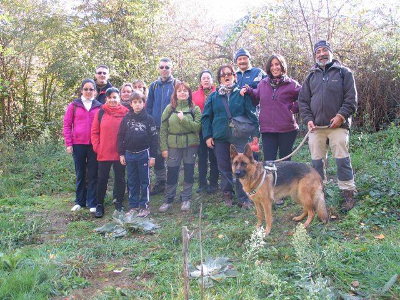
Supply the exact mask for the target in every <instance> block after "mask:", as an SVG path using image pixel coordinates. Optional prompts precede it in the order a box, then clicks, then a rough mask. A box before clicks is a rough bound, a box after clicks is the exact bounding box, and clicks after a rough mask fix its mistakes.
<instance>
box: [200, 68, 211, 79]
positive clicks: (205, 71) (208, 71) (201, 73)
mask: <svg viewBox="0 0 400 300" xmlns="http://www.w3.org/2000/svg"><path fill="white" fill-rule="evenodd" d="M204 73H208V74H210V76H211V78H213V75H212V73H211V71H210V70H203V71H201V72H200V74H199V81H201V76H203V74H204Z"/></svg>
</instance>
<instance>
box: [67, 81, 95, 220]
mask: <svg viewBox="0 0 400 300" xmlns="http://www.w3.org/2000/svg"><path fill="white" fill-rule="evenodd" d="M80 92H81V96H80V98H77V99H75V100H74V101H73V102H72V103H70V104H69V105H68V107H67V111H66V112H65V116H64V128H63V134H64V140H65V146H66V147H67V148H66V150H67V153H69V154H72V155H73V158H74V163H75V173H76V198H75V205H74V206H73V207H72V209H71V211H77V210H79V209H81V208H82V207H86V206H87V207H89V208H90V212H91V213H95V212H96V205H97V201H96V189H97V158H96V153H95V152H94V151H93V146H92V143H91V140H90V133H91V127H92V122H93V119H94V116H95V114H96V112H97V111H98V110H99V109H100V106H101V103H100V102H98V101H97V100H95V96H96V84H95V82H94V81H93V80H92V79H85V80H83V81H82V84H81V88H80Z"/></svg>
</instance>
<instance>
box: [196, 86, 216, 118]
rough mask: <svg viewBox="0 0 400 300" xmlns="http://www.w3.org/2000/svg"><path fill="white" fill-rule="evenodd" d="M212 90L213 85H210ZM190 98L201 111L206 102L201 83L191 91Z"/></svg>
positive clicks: (213, 88) (212, 90)
mask: <svg viewBox="0 0 400 300" xmlns="http://www.w3.org/2000/svg"><path fill="white" fill-rule="evenodd" d="M214 91H215V86H212V87H211V93H212V92H214ZM211 93H210V94H211ZM192 100H193V103H194V104H195V105H197V106H198V107H200V110H201V112H203V110H204V104H205V103H206V95H205V94H204V89H203V87H202V86H201V85H200V86H199V88H198V90H197V91H194V92H193V93H192Z"/></svg>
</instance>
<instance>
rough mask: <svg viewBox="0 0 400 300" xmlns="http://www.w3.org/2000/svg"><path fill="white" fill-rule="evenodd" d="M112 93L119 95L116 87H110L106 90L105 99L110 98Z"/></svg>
mask: <svg viewBox="0 0 400 300" xmlns="http://www.w3.org/2000/svg"><path fill="white" fill-rule="evenodd" d="M112 93H117V94H118V95H119V89H117V88H116V87H110V88H108V89H107V90H106V97H110V95H111V94H112Z"/></svg>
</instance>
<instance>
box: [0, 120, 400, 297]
mask: <svg viewBox="0 0 400 300" xmlns="http://www.w3.org/2000/svg"><path fill="white" fill-rule="evenodd" d="M1 145H2V146H0V148H1V147H2V148H1V149H0V150H2V151H1V152H2V155H1V158H0V165H2V166H3V167H2V169H1V170H0V173H1V179H0V212H1V213H0V236H1V240H0V252H1V253H0V256H1V257H0V299H48V298H54V299H183V281H182V277H181V274H182V271H181V270H182V254H181V253H182V238H181V230H182V226H188V228H189V230H190V231H191V232H192V233H193V235H192V238H191V241H190V262H191V263H192V264H194V265H196V264H198V263H199V262H200V250H199V235H198V233H199V229H200V228H199V208H200V204H202V205H203V216H202V226H201V232H202V236H203V244H202V249H203V256H204V257H212V258H215V257H221V256H225V257H229V258H230V259H232V264H233V266H234V268H235V269H236V270H237V271H239V273H240V275H239V276H238V277H236V278H227V279H225V280H223V281H220V282H217V283H215V285H214V287H212V288H209V289H206V290H205V292H204V296H203V299H217V300H218V299H238V300H239V299H240V300H242V299H252V300H254V299H267V298H270V299H340V297H342V298H345V297H350V296H353V297H356V298H352V299H400V285H399V280H398V279H397V281H395V282H394V283H393V282H389V281H390V279H394V277H393V276H394V275H396V274H400V264H399V262H400V239H399V236H400V227H399V220H400V209H399V208H400V187H399V183H398V181H399V180H398V178H399V167H400V160H399V154H400V151H399V145H400V129H399V128H395V127H392V128H390V129H388V130H386V131H382V132H379V133H377V134H373V135H366V134H355V135H354V136H353V137H352V141H351V147H352V148H351V152H352V161H353V166H354V169H355V172H356V176H357V177H356V181H357V185H358V189H359V194H358V200H359V202H358V205H357V206H356V208H354V209H353V210H352V211H350V212H349V213H348V214H346V215H344V214H341V213H340V212H339V210H338V207H339V204H340V196H339V191H338V189H337V187H336V185H335V182H334V181H331V182H329V183H328V185H327V186H326V199H327V203H328V206H329V210H330V214H331V216H332V218H331V221H330V222H329V223H328V224H327V225H323V224H321V223H320V222H319V221H318V220H317V219H315V220H314V221H313V223H312V225H311V227H310V228H309V229H308V230H307V231H304V230H303V229H302V228H301V227H296V224H295V222H293V221H292V220H291V218H292V217H293V216H294V215H296V214H298V213H299V212H300V208H299V206H298V205H296V204H294V203H293V202H292V201H291V200H286V201H285V204H284V205H283V206H282V207H278V208H276V209H275V210H274V225H273V228H272V232H271V234H270V235H269V236H268V237H266V238H265V239H262V238H261V239H260V238H258V239H257V238H256V236H255V234H254V225H255V223H256V218H255V215H254V212H253V211H243V210H241V209H239V208H236V207H235V208H227V207H224V205H223V204H222V200H221V195H218V194H217V195H212V196H208V195H203V196H201V197H197V195H196V199H195V201H193V202H194V203H193V205H192V211H191V212H190V213H185V214H184V213H181V212H180V211H179V204H178V203H176V204H175V206H174V209H173V210H172V211H171V212H167V213H165V214H161V213H158V212H157V208H158V206H159V205H160V204H161V202H162V199H161V197H160V196H157V197H153V198H152V199H151V210H152V218H153V219H154V221H155V222H156V223H158V224H159V225H160V226H161V228H160V229H159V230H158V231H157V232H156V233H155V234H152V235H146V234H143V233H130V234H129V235H128V236H127V237H124V238H120V239H109V238H106V237H103V236H101V235H98V234H96V233H94V232H93V229H94V228H96V227H99V226H100V225H102V224H105V223H107V222H109V221H110V220H111V213H112V206H111V203H110V199H109V198H108V199H107V201H108V202H107V207H106V216H105V218H103V219H100V220H99V219H94V218H92V217H91V216H90V214H89V212H88V210H82V211H78V212H76V213H72V212H70V210H69V209H70V208H71V206H72V204H73V203H72V201H73V193H72V192H73V181H74V175H73V170H72V162H71V158H69V157H67V156H66V155H65V154H64V152H63V149H62V147H61V146H60V145H57V144H56V145H54V144H49V143H45V142H44V143H39V144H35V145H25V146H24V147H23V148H22V147H20V146H17V145H12V144H10V142H9V141H7V143H1ZM295 160H299V161H308V160H309V154H308V151H307V149H306V148H303V149H302V150H301V152H300V154H298V155H297V156H296V157H295ZM329 166H330V167H329V169H328V173H329V175H330V177H333V175H334V173H335V165H334V161H330V164H329ZM252 236H253V239H252V241H251V242H250V238H251V237H252ZM388 282H389V284H387V283H388ZM385 284H386V286H385ZM190 295H191V299H201V290H200V287H199V285H198V283H197V281H195V280H192V281H191V288H190ZM348 299H351V298H348Z"/></svg>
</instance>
